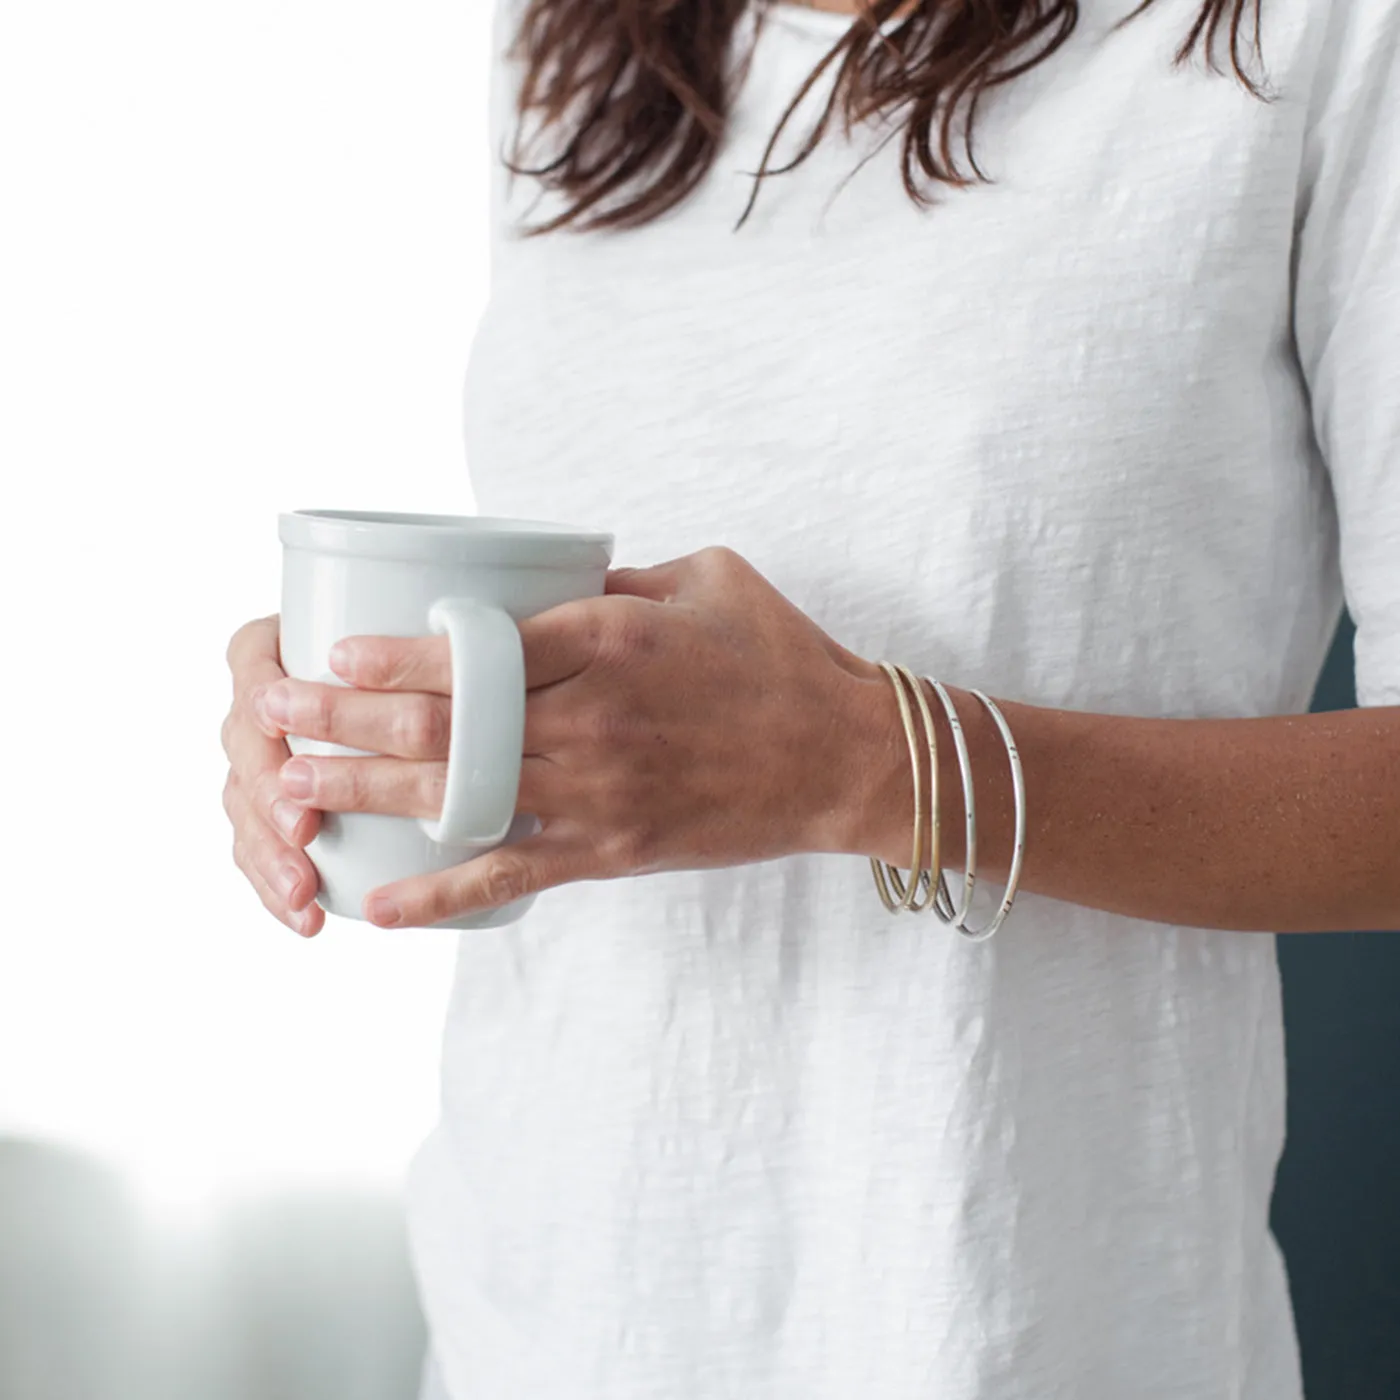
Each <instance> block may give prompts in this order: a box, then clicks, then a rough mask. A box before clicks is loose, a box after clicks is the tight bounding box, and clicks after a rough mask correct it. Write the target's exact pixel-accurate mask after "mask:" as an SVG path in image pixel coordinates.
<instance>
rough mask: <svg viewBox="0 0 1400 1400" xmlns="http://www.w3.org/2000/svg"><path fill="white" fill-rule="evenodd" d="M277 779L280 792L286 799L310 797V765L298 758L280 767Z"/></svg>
mask: <svg viewBox="0 0 1400 1400" xmlns="http://www.w3.org/2000/svg"><path fill="white" fill-rule="evenodd" d="M279 777H280V779H281V783H282V791H283V792H285V793H286V794H287V796H288V797H310V796H311V765H310V764H309V763H304V762H303V761H302V760H301V759H299V758H293V759H290V760H289V761H288V762H286V763H284V764H283V765H282V772H281V773H280V774H279Z"/></svg>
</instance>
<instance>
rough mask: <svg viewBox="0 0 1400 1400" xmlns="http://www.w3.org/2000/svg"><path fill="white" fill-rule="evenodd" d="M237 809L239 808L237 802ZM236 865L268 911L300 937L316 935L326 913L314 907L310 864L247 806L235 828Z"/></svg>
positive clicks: (314, 879)
mask: <svg viewBox="0 0 1400 1400" xmlns="http://www.w3.org/2000/svg"><path fill="white" fill-rule="evenodd" d="M234 805H235V808H236V809H238V808H239V806H240V804H239V803H238V800H237V799H236V798H235V799H234ZM234 832H235V835H234V843H233V859H234V863H235V864H236V865H237V866H238V868H239V869H240V870H241V871H242V872H243V874H244V875H245V876H246V877H247V879H248V881H249V883H250V884H251V885H252V886H253V888H254V889H255V890H256V891H257V893H258V897H259V898H260V899H261V900H262V902H263V904H264V905H265V906H266V907H267V908H268V910H269V911H270V912H271V913H273V914H274V915H276V917H277V918H279V919H281V920H282V922H283V923H285V924H286V925H287V926H288V927H289V928H292V929H294V930H295V931H296V932H298V933H314V932H316V930H317V929H319V928H320V927H321V924H322V921H323V919H324V911H323V910H321V908H320V906H319V905H316V904H313V903H312V900H313V899H314V897H315V895H316V893H317V890H318V885H319V881H318V879H317V877H316V872H315V870H314V869H313V868H312V866H311V863H310V861H308V860H307V859H306V857H305V856H303V855H302V854H301V853H300V852H296V851H293V850H291V849H290V848H289V847H287V846H286V845H285V844H284V843H283V842H281V841H279V840H278V839H277V837H276V836H275V834H274V833H273V832H271V831H269V830H268V828H267V827H266V826H265V825H264V824H263V823H262V822H260V821H259V820H258V819H257V818H256V817H255V816H254V815H253V814H252V813H251V812H250V811H248V810H247V809H246V804H245V805H243V807H242V809H241V810H239V811H238V820H237V822H236V825H235V828H234Z"/></svg>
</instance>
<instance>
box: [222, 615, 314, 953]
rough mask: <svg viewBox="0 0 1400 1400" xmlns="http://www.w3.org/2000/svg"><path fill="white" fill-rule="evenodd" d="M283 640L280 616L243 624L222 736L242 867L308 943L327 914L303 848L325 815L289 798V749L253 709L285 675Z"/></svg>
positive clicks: (232, 647)
mask: <svg viewBox="0 0 1400 1400" xmlns="http://www.w3.org/2000/svg"><path fill="white" fill-rule="evenodd" d="M277 637H278V617H277V614H276V613H274V614H273V615H272V616H271V617H260V618H258V619H256V620H255V621H253V622H246V623H244V624H243V626H242V627H240V628H239V629H238V631H237V632H235V633H234V634H233V637H232V639H231V640H230V642H229V644H228V666H229V670H230V671H231V672H232V675H233V704H232V705H231V706H230V707H229V712H228V716H227V717H226V718H225V720H224V725H223V730H222V739H223V745H224V752H225V753H226V754H227V755H228V762H229V770H228V780H227V782H225V784H224V811H225V812H227V813H228V819H229V821H230V822H232V823H233V859H234V861H235V863H236V864H237V865H238V868H239V869H240V870H241V871H242V872H243V873H244V874H245V875H246V876H247V877H248V880H249V882H250V883H251V884H252V886H253V888H254V889H255V890H257V892H258V897H259V898H260V899H261V900H262V902H263V903H264V904H265V905H266V906H267V908H268V909H270V910H271V911H272V912H273V913H274V914H275V915H276V916H277V917H278V918H279V919H281V920H282V922H283V923H284V924H286V925H287V927H288V928H291V929H293V930H295V931H296V932H297V933H300V934H304V935H305V936H306V937H308V938H310V937H312V936H313V935H314V934H316V933H317V932H318V931H319V930H320V928H321V926H322V925H323V924H324V923H325V921H326V915H325V911H324V910H323V909H322V908H321V906H320V905H319V904H316V903H313V900H314V899H315V896H316V891H317V889H318V887H319V881H318V879H317V876H316V871H315V869H314V867H313V866H312V864H311V862H310V861H309V860H308V859H307V857H306V853H305V852H304V851H302V850H300V849H298V848H299V847H301V846H304V845H306V843H307V842H308V841H310V840H311V839H312V838H313V837H314V836H315V835H316V832H317V829H318V828H319V826H320V823H321V818H320V814H319V813H318V812H316V811H314V810H311V809H308V808H305V807H300V806H298V805H296V804H295V803H291V802H287V801H285V800H284V799H283V797H282V792H281V789H280V787H279V785H278V780H277V775H278V772H279V770H280V769H281V767H282V765H283V764H284V763H285V762H286V761H287V759H288V758H289V757H290V754H291V751H290V750H289V749H288V747H287V744H286V741H285V740H284V739H283V738H282V737H281V736H280V735H270V734H268V733H266V732H263V731H262V730H260V729H259V726H258V723H257V720H256V718H255V717H254V715H253V711H252V707H251V704H250V697H251V695H252V692H253V691H254V690H255V689H256V688H257V687H259V686H264V685H268V684H271V683H272V682H274V681H279V680H282V679H283V678H284V677H285V676H286V672H285V671H283V669H282V663H281V658H280V654H279V652H278V647H277ZM280 822H285V823H286V824H285V825H280Z"/></svg>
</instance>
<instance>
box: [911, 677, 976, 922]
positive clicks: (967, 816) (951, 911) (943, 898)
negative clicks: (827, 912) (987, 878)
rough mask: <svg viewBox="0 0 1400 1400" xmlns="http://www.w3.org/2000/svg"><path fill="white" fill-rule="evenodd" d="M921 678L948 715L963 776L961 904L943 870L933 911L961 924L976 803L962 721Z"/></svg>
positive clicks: (945, 697)
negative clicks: (950, 889) (949, 890)
mask: <svg viewBox="0 0 1400 1400" xmlns="http://www.w3.org/2000/svg"><path fill="white" fill-rule="evenodd" d="M924 679H925V680H926V681H927V682H928V683H929V685H930V686H932V687H933V693H934V694H935V695H937V696H938V698H939V700H940V701H942V703H943V709H944V711H945V713H946V714H947V716H948V727H949V729H951V730H952V731H953V748H954V749H955V750H956V751H957V755H958V772H959V774H960V775H961V777H962V790H963V833H964V834H963V846H964V850H965V859H964V861H963V888H962V903H961V904H959V905H958V907H957V908H956V909H955V908H954V907H953V897H952V895H950V894H949V893H948V882H947V880H946V879H944V878H943V873H942V871H940V872H939V876H938V907H937V910H936V911H935V912H936V913H937V914H938V917H939V918H940V919H942V920H943V922H944V923H945V924H964V923H966V922H967V916H968V915H969V914H970V913H971V912H972V890H973V886H974V885H975V884H976V883H977V806H976V802H975V800H974V798H973V794H972V760H971V759H970V758H969V757H968V752H967V736H966V735H965V734H964V733H963V727H962V721H961V720H960V719H959V718H958V712H957V710H956V709H955V708H954V707H953V698H952V696H951V695H949V694H948V691H947V688H946V687H945V686H944V685H943V683H942V682H941V681H936V680H934V679H933V677H932V676H925V677H924Z"/></svg>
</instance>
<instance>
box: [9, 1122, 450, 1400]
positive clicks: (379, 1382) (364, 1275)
mask: <svg viewBox="0 0 1400 1400" xmlns="http://www.w3.org/2000/svg"><path fill="white" fill-rule="evenodd" d="M425 1345H426V1339H425V1334H424V1328H423V1322H422V1318H421V1314H420V1312H419V1309H418V1300H417V1295H416V1293H415V1291H414V1285H413V1280H412V1276H411V1274H410V1272H409V1266H408V1259H407V1253H406V1249H405V1244H404V1238H403V1226H402V1213H401V1209H400V1205H399V1202H398V1200H397V1199H396V1197H395V1195H394V1194H393V1193H390V1192H380V1193H375V1192H373V1191H368V1190H364V1191H357V1190H352V1189H347V1188H346V1187H344V1186H341V1185H339V1184H334V1183H332V1184H328V1185H326V1186H325V1187H316V1186H315V1185H308V1186H301V1187H298V1188H295V1189H285V1190H280V1191H278V1192H276V1193H275V1194H272V1193H269V1194H265V1195H261V1196H248V1197H244V1198H241V1199H237V1200H234V1201H229V1202H225V1203H224V1204H223V1205H222V1206H221V1207H219V1208H217V1209H216V1210H215V1211H214V1212H213V1213H212V1214H211V1215H210V1216H208V1217H207V1218H206V1219H205V1220H204V1221H203V1222H202V1224H201V1226H200V1228H199V1229H198V1230H194V1231H189V1230H181V1229H180V1228H178V1227H176V1226H174V1225H172V1224H170V1223H169V1222H165V1223H162V1222H160V1221H159V1220H157V1219H155V1218H154V1217H152V1216H151V1215H149V1214H148V1213H146V1212H143V1211H142V1210H141V1208H140V1207H139V1205H138V1204H137V1200H136V1197H135V1196H134V1195H133V1194H132V1193H130V1192H129V1191H128V1190H127V1189H126V1187H125V1185H124V1184H123V1181H122V1179H121V1178H120V1176H119V1175H118V1174H117V1173H115V1172H114V1171H112V1170H111V1169H109V1168H108V1167H106V1166H104V1165H103V1164H102V1163H100V1162H98V1161H97V1160H96V1159H94V1158H91V1157H87V1156H85V1155H83V1154H81V1153H78V1152H76V1151H74V1150H72V1149H68V1148H59V1147H53V1146H49V1145H47V1144H41V1143H36V1142H29V1141H24V1140H21V1139H14V1138H8V1139H0V1400H195V1397H198V1400H414V1397H415V1396H416V1395H417V1394H418V1387H419V1378H420V1374H421V1372H422V1369H423V1357H424V1351H425Z"/></svg>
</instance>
